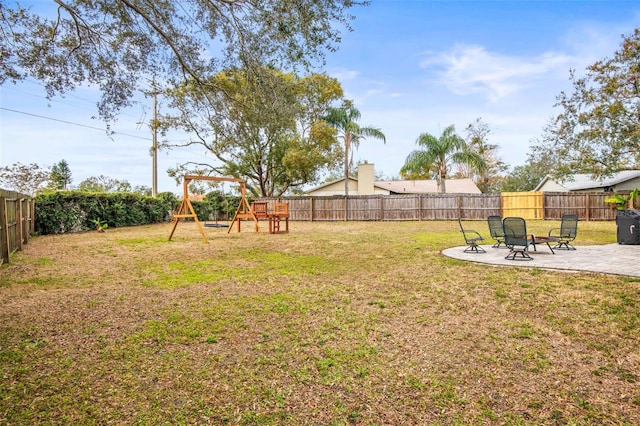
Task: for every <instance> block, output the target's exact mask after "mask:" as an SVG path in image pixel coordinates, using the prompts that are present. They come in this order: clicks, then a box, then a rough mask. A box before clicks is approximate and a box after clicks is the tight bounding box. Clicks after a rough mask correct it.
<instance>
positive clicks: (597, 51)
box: [0, 0, 640, 192]
mask: <svg viewBox="0 0 640 426" xmlns="http://www.w3.org/2000/svg"><path fill="white" fill-rule="evenodd" d="M353 13H354V14H355V15H356V20H355V21H354V22H353V27H354V31H353V32H350V33H344V34H343V35H342V44H341V45H340V50H339V51H338V52H337V53H332V54H329V55H328V56H327V64H326V67H325V69H326V71H327V73H328V74H329V75H331V76H333V77H336V78H337V79H338V80H339V81H340V82H341V84H342V86H343V88H344V90H345V96H346V98H348V99H353V100H354V103H355V106H356V107H357V108H358V109H359V110H360V112H361V120H360V124H361V125H372V126H375V127H378V128H380V129H381V130H382V131H383V132H384V134H385V135H386V137H387V143H386V144H381V143H363V144H360V147H359V149H358V151H357V152H355V153H354V160H355V161H364V160H367V161H369V162H370V163H374V164H375V167H376V170H377V172H378V173H379V172H382V173H384V175H386V176H387V177H394V176H397V175H398V174H399V170H400V168H401V167H402V165H403V164H404V160H405V158H406V156H407V155H408V154H409V153H410V152H411V151H412V150H414V149H415V148H416V145H415V141H416V138H417V137H418V136H419V135H420V134H421V133H424V132H428V133H431V134H440V133H441V132H442V130H443V129H444V128H446V127H447V126H448V125H450V124H453V125H455V127H456V131H457V133H458V134H460V135H463V134H464V129H465V128H466V126H467V125H468V124H470V123H472V122H473V121H475V120H476V119H477V118H479V117H481V118H482V120H483V121H484V122H486V123H487V124H488V125H489V126H490V127H491V130H492V132H491V135H490V137H489V142H490V143H492V144H498V145H499V149H498V151H497V154H498V155H499V156H500V157H501V158H502V159H503V160H504V161H505V162H506V163H507V164H508V165H510V166H512V167H513V166H517V165H521V164H523V163H524V162H525V161H526V155H527V152H528V149H529V145H530V142H531V140H532V139H535V138H539V137H540V136H541V135H542V132H543V128H544V126H545V124H546V123H547V122H548V120H549V118H550V117H551V116H553V115H554V114H555V113H557V110H555V109H554V108H553V105H554V103H555V98H556V96H557V95H558V94H559V93H560V92H561V91H562V90H571V84H570V81H569V69H571V68H574V69H576V73H577V74H580V73H582V72H583V70H584V68H585V67H586V66H587V65H589V64H591V63H593V62H595V61H597V60H600V59H603V58H606V57H609V56H611V55H612V54H613V52H614V51H615V50H616V49H617V48H618V47H619V44H620V41H621V35H622V34H629V33H630V32H632V31H633V29H634V27H635V24H636V23H637V22H639V20H638V18H639V17H640V4H639V3H638V2H636V1H616V0H610V1H595V0H594V1H588V0H582V1H464V2H463V1H450V2H445V1H429V0H413V1H411V0H373V2H372V4H371V5H370V6H368V7H358V8H355V9H354V10H353ZM0 91H1V92H0V96H1V105H0V107H1V108H2V109H0V128H1V130H0V167H1V166H7V165H11V164H13V163H15V162H22V163H25V164H26V163H34V162H35V163H39V164H42V165H52V164H54V163H55V162H57V161H59V160H61V159H63V158H64V159H65V160H67V161H68V163H69V167H70V169H71V170H72V172H73V175H74V179H75V180H77V181H78V182H79V181H81V180H83V179H86V178H88V177H90V176H98V175H105V176H109V177H112V178H116V179H121V180H127V181H129V182H130V183H131V184H132V185H146V186H150V183H151V165H152V160H151V157H150V156H149V148H150V147H151V132H150V130H149V126H148V123H149V120H150V119H151V113H152V111H151V104H152V101H151V98H145V97H144V95H142V94H140V96H139V99H140V100H141V101H142V102H141V103H140V104H139V105H137V106H135V107H133V108H129V109H127V110H125V111H123V112H122V113H121V115H120V116H119V118H118V121H117V122H116V123H115V124H114V125H113V126H112V128H113V130H115V131H116V134H114V135H113V136H112V137H111V138H108V137H107V136H106V135H105V132H104V131H102V130H100V129H104V123H102V122H101V121H100V120H95V119H94V120H92V117H93V116H96V115H97V111H96V108H95V103H96V101H97V99H98V96H97V91H96V90H93V89H91V88H83V89H81V90H78V91H76V92H75V93H72V94H69V95H68V96H67V97H65V98H55V99H53V100H51V101H47V100H46V99H45V98H44V90H43V89H42V87H41V86H40V85H39V84H37V83H35V82H34V81H31V80H28V81H25V82H24V83H21V84H19V85H12V84H5V85H4V86H2V87H1V88H0ZM159 102H160V103H159V107H160V108H162V107H163V104H162V99H159ZM207 158H212V157H207V156H205V153H204V152H202V151H201V150H200V151H198V150H197V149H196V150H189V149H179V150H172V151H169V152H161V153H160V155H159V176H160V182H159V190H160V191H173V192H177V191H179V188H178V187H177V186H176V183H175V181H174V180H173V179H171V178H169V177H167V176H166V170H167V169H168V168H170V167H175V165H176V164H177V163H181V162H186V161H198V162H200V161H206V159H207Z"/></svg>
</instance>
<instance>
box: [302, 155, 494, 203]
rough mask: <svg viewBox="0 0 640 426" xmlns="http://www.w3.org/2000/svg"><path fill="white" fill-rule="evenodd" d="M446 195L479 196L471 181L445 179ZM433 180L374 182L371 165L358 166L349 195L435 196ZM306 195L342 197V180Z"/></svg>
mask: <svg viewBox="0 0 640 426" xmlns="http://www.w3.org/2000/svg"><path fill="white" fill-rule="evenodd" d="M446 189H447V194H481V193H482V192H481V191H480V189H479V188H478V187H477V186H476V184H475V183H473V181H472V180H471V179H447V180H446ZM437 193H438V184H437V182H436V181H435V180H385V181H374V168H373V164H370V163H362V164H359V165H358V178H357V179H356V178H353V177H349V195H391V194H437ZM305 194H306V195H311V196H316V197H317V196H320V197H329V196H333V195H344V179H339V180H335V181H333V182H329V183H325V184H324V185H320V186H317V187H315V188H311V189H309V190H307V191H305Z"/></svg>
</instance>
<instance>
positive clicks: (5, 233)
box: [0, 189, 35, 264]
mask: <svg viewBox="0 0 640 426" xmlns="http://www.w3.org/2000/svg"><path fill="white" fill-rule="evenodd" d="M34 209H35V203H34V200H33V199H32V198H31V197H29V196H28V195H24V194H19V193H17V192H11V191H5V190H2V189H0V264H2V263H8V262H9V255H11V254H12V253H14V252H15V251H17V250H22V246H23V245H24V244H27V242H28V241H29V236H30V235H31V234H32V233H33V230H34V214H33V213H34Z"/></svg>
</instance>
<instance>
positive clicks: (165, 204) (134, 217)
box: [35, 191, 180, 235]
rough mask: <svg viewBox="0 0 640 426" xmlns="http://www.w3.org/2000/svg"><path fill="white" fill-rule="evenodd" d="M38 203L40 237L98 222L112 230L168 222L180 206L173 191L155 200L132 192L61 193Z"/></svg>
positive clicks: (40, 198)
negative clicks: (112, 228) (105, 224)
mask: <svg viewBox="0 0 640 426" xmlns="http://www.w3.org/2000/svg"><path fill="white" fill-rule="evenodd" d="M35 201H36V209H35V232H36V233H38V234H40V235H44V234H62V233H65V232H79V231H87V230H90V229H95V223H94V222H93V221H94V220H100V221H102V222H103V223H104V222H106V223H107V224H108V225H109V227H119V226H134V225H144V224H149V223H157V222H166V221H169V220H171V212H172V211H173V210H174V209H175V208H176V207H177V206H178V205H179V204H180V201H179V200H178V199H177V198H176V196H175V195H174V194H172V193H170V192H164V193H162V194H159V195H158V197H156V198H154V197H148V196H144V195H140V194H134V193H129V192H117V193H108V194H106V193H95V192H81V191H58V192H52V193H46V194H41V195H38V196H36V199H35Z"/></svg>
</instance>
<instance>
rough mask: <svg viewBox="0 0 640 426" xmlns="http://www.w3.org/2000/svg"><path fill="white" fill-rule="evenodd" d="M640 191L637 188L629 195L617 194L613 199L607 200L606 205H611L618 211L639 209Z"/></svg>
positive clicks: (605, 200)
mask: <svg viewBox="0 0 640 426" xmlns="http://www.w3.org/2000/svg"><path fill="white" fill-rule="evenodd" d="M639 192H640V189H638V188H635V189H634V190H633V191H631V193H629V195H621V194H615V195H614V196H612V197H609V198H605V199H604V202H605V203H610V204H612V205H613V207H614V208H615V209H616V210H626V209H635V208H637V207H638V193H639Z"/></svg>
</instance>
